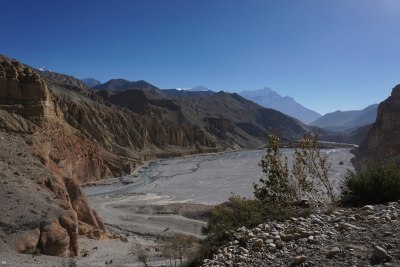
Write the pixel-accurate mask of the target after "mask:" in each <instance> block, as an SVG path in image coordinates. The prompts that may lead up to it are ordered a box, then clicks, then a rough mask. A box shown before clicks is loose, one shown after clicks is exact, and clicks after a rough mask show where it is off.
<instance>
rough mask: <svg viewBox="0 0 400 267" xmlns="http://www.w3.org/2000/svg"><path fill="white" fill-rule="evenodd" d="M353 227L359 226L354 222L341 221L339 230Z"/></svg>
mask: <svg viewBox="0 0 400 267" xmlns="http://www.w3.org/2000/svg"><path fill="white" fill-rule="evenodd" d="M351 228H357V226H355V225H354V224H350V223H339V225H338V229H339V230H348V229H351Z"/></svg>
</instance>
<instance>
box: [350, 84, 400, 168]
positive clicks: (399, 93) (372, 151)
mask: <svg viewBox="0 0 400 267" xmlns="http://www.w3.org/2000/svg"><path fill="white" fill-rule="evenodd" d="M355 154H356V157H355V158H354V161H353V163H354V164H355V165H356V167H357V168H363V167H364V166H365V165H366V164H367V163H368V162H379V161H382V160H388V159H393V160H395V161H396V162H398V163H400V162H399V159H400V85H397V86H395V87H394V88H393V90H392V94H391V96H390V97H388V98H387V99H386V100H385V101H383V102H382V103H380V104H379V107H378V115H377V119H376V122H375V123H374V124H373V125H372V127H371V130H370V131H369V133H368V135H367V137H366V139H365V140H364V141H363V142H362V143H361V145H360V147H359V148H358V149H357V150H356V151H355Z"/></svg>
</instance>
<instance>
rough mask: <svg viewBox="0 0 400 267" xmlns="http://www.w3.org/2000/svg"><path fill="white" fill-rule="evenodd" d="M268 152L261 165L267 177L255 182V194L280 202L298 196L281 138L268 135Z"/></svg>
mask: <svg viewBox="0 0 400 267" xmlns="http://www.w3.org/2000/svg"><path fill="white" fill-rule="evenodd" d="M268 142H269V146H268V148H267V154H266V155H265V156H264V157H263V158H262V160H261V163H260V166H261V168H262V170H263V173H264V174H265V176H266V178H261V179H260V184H256V183H254V184H253V187H254V196H255V197H256V198H257V199H259V200H261V201H262V202H265V203H272V204H279V203H284V202H287V201H291V200H293V199H294V198H295V197H296V190H295V187H294V185H293V183H292V180H291V175H290V171H289V167H288V158H287V157H283V156H282V152H281V149H280V147H279V138H278V137H276V136H275V135H272V134H270V135H268Z"/></svg>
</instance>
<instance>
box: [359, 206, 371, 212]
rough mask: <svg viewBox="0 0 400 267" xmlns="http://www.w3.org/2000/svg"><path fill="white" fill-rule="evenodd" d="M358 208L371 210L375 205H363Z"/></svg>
mask: <svg viewBox="0 0 400 267" xmlns="http://www.w3.org/2000/svg"><path fill="white" fill-rule="evenodd" d="M360 210H362V211H365V210H367V211H373V210H375V207H374V206H372V205H365V206H364V207H362V208H360Z"/></svg>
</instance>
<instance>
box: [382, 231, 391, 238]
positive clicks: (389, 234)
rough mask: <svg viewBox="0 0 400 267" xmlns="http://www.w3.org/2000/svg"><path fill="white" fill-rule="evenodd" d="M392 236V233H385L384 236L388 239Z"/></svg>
mask: <svg viewBox="0 0 400 267" xmlns="http://www.w3.org/2000/svg"><path fill="white" fill-rule="evenodd" d="M391 235H392V233H391V232H385V233H383V236H384V237H388V236H391Z"/></svg>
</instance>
